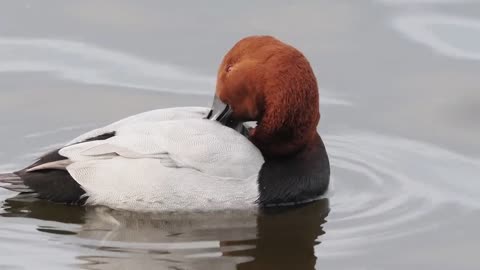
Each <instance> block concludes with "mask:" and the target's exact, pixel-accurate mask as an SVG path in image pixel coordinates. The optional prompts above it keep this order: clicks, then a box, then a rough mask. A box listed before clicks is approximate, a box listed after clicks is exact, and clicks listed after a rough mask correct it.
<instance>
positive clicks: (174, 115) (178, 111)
mask: <svg viewBox="0 0 480 270" xmlns="http://www.w3.org/2000/svg"><path fill="white" fill-rule="evenodd" d="M209 111H210V109H209V108H205V107H175V108H166V109H157V110H152V111H148V112H143V113H139V114H136V115H132V116H129V117H126V118H123V119H121V120H119V121H117V122H114V123H112V124H110V125H107V126H104V127H101V128H98V129H94V130H92V131H89V132H87V133H84V134H82V135H80V136H78V137H77V138H75V139H73V140H71V141H70V142H68V143H67V144H66V145H72V144H75V143H79V142H84V141H88V140H91V138H96V137H98V136H101V135H102V134H108V133H112V132H115V131H116V130H118V129H119V128H122V127H124V126H129V125H132V124H137V123H150V122H162V121H167V120H181V119H199V118H203V117H205V116H206V115H207V114H208V112H209Z"/></svg>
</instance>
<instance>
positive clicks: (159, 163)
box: [0, 36, 330, 211]
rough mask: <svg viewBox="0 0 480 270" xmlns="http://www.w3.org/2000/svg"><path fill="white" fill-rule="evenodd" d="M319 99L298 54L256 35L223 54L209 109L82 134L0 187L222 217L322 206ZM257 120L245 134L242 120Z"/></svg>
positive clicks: (325, 165)
mask: <svg viewBox="0 0 480 270" xmlns="http://www.w3.org/2000/svg"><path fill="white" fill-rule="evenodd" d="M319 119H320V113H319V93H318V87H317V81H316V78H315V75H314V73H313V71H312V68H311V66H310V64H309V62H308V61H307V59H306V58H305V57H304V56H303V54H302V53H301V52H299V51H298V50H297V49H295V48H294V47H292V46H290V45H287V44H285V43H283V42H281V41H279V40H277V39H275V38H273V37H270V36H251V37H247V38H244V39H242V40H240V41H239V42H237V43H236V44H235V45H234V46H233V48H232V49H230V51H229V52H228V53H227V54H226V55H225V57H224V58H223V61H222V63H221V64H220V67H219V70H218V74H217V86H216V92H215V98H214V101H213V105H212V107H211V108H201V107H198V108H197V107H180V108H169V109H159V110H154V111H149V112H145V113H141V114H138V115H134V116H131V117H128V118H125V119H122V120H120V121H118V122H115V123H113V124H110V125H108V126H105V127H102V128H99V129H95V130H93V131H90V132H87V133H86V134H83V135H81V136H79V137H78V138H76V139H74V140H72V141H71V142H69V143H67V144H66V145H65V146H63V147H61V148H59V149H56V150H54V151H52V152H50V153H47V154H45V155H43V156H42V157H40V158H39V159H38V160H37V161H36V162H35V163H33V164H32V165H30V166H28V167H26V168H24V169H22V170H19V171H17V172H14V173H10V174H1V175H0V186H2V187H4V188H7V189H10V190H13V191H17V192H22V193H30V194H32V195H33V196H37V197H38V198H40V199H45V200H50V201H53V202H57V203H68V204H79V205H85V204H86V205H104V206H108V207H111V208H117V209H127V210H137V211H141V210H147V211H150V210H153V211H179V210H222V209H239V208H249V207H256V206H260V207H268V206H278V205H292V204H301V203H306V202H309V201H313V200H316V199H318V198H319V197H320V196H321V195H323V194H324V193H325V191H326V190H327V188H328V184H329V176H330V167H329V162H328V157H327V153H326V151H325V146H324V144H323V142H322V140H321V138H320V136H319V134H318V132H317V125H318V122H319ZM248 121H255V122H256V123H257V125H256V127H253V128H246V127H245V125H244V122H248Z"/></svg>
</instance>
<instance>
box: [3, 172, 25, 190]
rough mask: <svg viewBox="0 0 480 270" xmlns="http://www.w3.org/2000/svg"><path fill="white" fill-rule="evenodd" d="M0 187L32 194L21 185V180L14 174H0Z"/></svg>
mask: <svg viewBox="0 0 480 270" xmlns="http://www.w3.org/2000/svg"><path fill="white" fill-rule="evenodd" d="M0 187H2V188H5V189H8V190H11V191H15V192H33V191H32V190H31V189H30V188H29V187H27V186H26V185H25V184H24V183H23V180H22V178H20V176H18V175H16V174H14V173H0Z"/></svg>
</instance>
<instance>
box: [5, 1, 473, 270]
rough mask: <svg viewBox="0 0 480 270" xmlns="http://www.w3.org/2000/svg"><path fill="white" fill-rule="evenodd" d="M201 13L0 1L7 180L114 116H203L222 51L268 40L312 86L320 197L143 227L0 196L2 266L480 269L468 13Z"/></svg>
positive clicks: (193, 7) (299, 7) (280, 5)
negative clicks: (186, 111)
mask: <svg viewBox="0 0 480 270" xmlns="http://www.w3.org/2000/svg"><path fill="white" fill-rule="evenodd" d="M360 2H361V3H360ZM207 3H208V5H207V4H206V3H202V4H199V3H190V5H189V6H188V7H187V6H183V5H181V4H172V3H161V2H148V1H137V2H135V3H134V2H131V3H129V2H120V1H102V2H96V1H82V2H78V3H69V4H66V3H65V4H62V3H58V2H55V3H54V1H43V2H42V3H41V4H40V3H36V2H20V1H16V2H5V3H1V4H0V115H1V117H0V139H1V141H0V172H3V171H5V172H7V171H11V170H14V169H18V168H19V167H21V166H23V165H26V164H27V163H29V162H30V161H32V160H34V159H35V157H37V156H38V155H39V154H41V153H43V152H45V151H48V150H50V149H52V148H55V147H58V146H59V145H61V144H62V142H65V141H68V140H69V139H71V138H72V137H75V136H76V135H78V134H79V133H81V132H84V131H87V130H89V129H92V128H94V127H96V126H99V125H102V124H106V123H109V122H111V121H114V120H117V119H119V118H121V117H123V116H127V115H130V114H133V113H136V112H141V111H146V110H149V109H153V108H162V107H171V106H190V105H200V106H208V105H209V102H210V101H211V94H212V91H213V89H214V81H215V79H214V76H215V73H216V66H217V64H218V63H219V61H220V59H221V57H222V54H223V53H224V52H225V51H226V50H227V49H228V48H229V47H230V46H231V45H232V44H233V43H234V42H235V41H236V40H237V39H239V38H240V37H242V36H244V35H247V34H252V33H269V34H273V35H276V36H278V37H280V38H281V39H283V40H285V41H287V42H290V43H292V44H294V45H295V46H297V47H298V48H300V49H301V50H302V51H304V53H305V54H306V55H307V56H308V58H309V59H310V61H311V63H312V65H313V67H314V69H315V72H316V74H317V77H318V79H319V83H320V85H321V86H322V89H321V111H322V120H321V125H320V133H321V134H322V137H323V139H324V141H325V144H326V146H327V150H328V153H329V155H330V159H331V164H332V186H331V188H330V190H329V192H328V194H327V195H326V196H325V198H324V199H322V200H321V201H319V202H316V203H313V204H310V205H308V206H305V207H300V208H286V209H271V210H269V211H267V212H261V213H257V212H254V211H241V212H237V211H235V212H212V213H175V214H153V213H151V214H145V213H143V214H141V213H132V212H123V211H113V210H110V209H106V208H102V207H97V208H93V207H91V208H78V207H67V206H62V205H55V204H50V203H47V202H42V201H34V200H31V199H28V198H22V197H19V196H15V194H14V193H12V192H9V191H5V190H0V269H23V268H25V269H43V268H44V269H70V268H74V269H78V268H81V269H132V268H138V269H405V268H413V269H419V268H422V269H479V267H480V260H479V259H478V255H477V253H478V240H480V235H479V234H478V227H479V225H480V199H479V198H480V182H479V181H478V180H479V176H480V144H479V143H478V142H477V140H478V138H479V137H480V126H479V125H478V117H477V116H478V115H480V106H479V104H480V92H479V85H480V83H479V82H480V80H479V78H478V70H480V62H479V60H480V19H479V18H480V4H479V3H478V2H477V1H474V0H471V1H466V0H463V1H462V0H457V1H455V0H450V1H447V0H437V1H434V0H371V1H358V3H357V1H350V2H344V1H303V2H301V3H290V2H288V1H265V2H262V3H256V4H255V7H254V8H252V7H251V6H247V5H246V4H245V3H243V2H238V3H233V2H232V3H230V2H229V3H228V4H227V3H223V2H220V1H208V2H207Z"/></svg>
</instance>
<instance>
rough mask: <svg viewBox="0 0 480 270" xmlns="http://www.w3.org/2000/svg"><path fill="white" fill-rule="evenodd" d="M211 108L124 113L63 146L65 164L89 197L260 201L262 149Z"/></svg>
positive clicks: (133, 205) (208, 204) (218, 205)
mask: <svg viewBox="0 0 480 270" xmlns="http://www.w3.org/2000/svg"><path fill="white" fill-rule="evenodd" d="M206 112H207V109H206V108H172V109H163V110H156V111H152V112H147V113H143V114H139V115H136V116H132V117H129V118H126V119H123V120H121V121H119V122H116V123H113V124H111V125H108V126H106V127H104V128H100V129H97V130H93V131H91V132H88V133H86V134H84V135H82V136H80V137H78V138H76V139H74V140H73V141H71V142H70V143H68V144H67V145H66V146H65V147H63V148H61V149H59V150H58V154H59V156H61V157H65V158H67V160H63V161H62V162H61V164H64V165H65V167H66V170H67V171H68V174H69V175H70V176H71V178H73V180H74V181H75V182H77V183H78V184H79V186H80V188H81V189H82V190H83V191H84V193H85V194H84V195H83V196H84V197H86V198H87V199H86V201H85V202H86V204H99V205H106V206H110V207H113V208H121V209H131V210H142V209H144V210H152V209H153V210H167V211H175V210H195V209H225V208H245V207H249V206H252V205H254V202H255V200H256V199H257V198H258V184H257V177H258V172H259V171H260V168H261V166H262V164H263V162H264V160H263V157H262V154H261V153H260V151H259V150H258V149H257V148H256V147H255V146H254V145H253V144H252V143H251V142H250V141H249V140H248V139H247V138H245V137H244V136H242V135H241V134H239V133H238V132H236V131H235V130H233V129H231V128H228V127H225V126H223V125H221V124H219V123H217V122H215V121H211V120H206V119H203V117H204V116H205V114H206ZM104 134H107V135H106V136H104ZM102 136H103V137H102ZM92 138H94V139H92ZM95 138H101V139H97V140H96V139H95ZM37 166H38V165H37ZM56 166H58V164H57V165H56ZM50 169H51V168H43V169H42V168H41V167H40V169H38V170H34V171H32V172H31V173H39V172H42V171H43V172H45V171H47V170H50ZM25 173H26V174H28V172H25Z"/></svg>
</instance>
